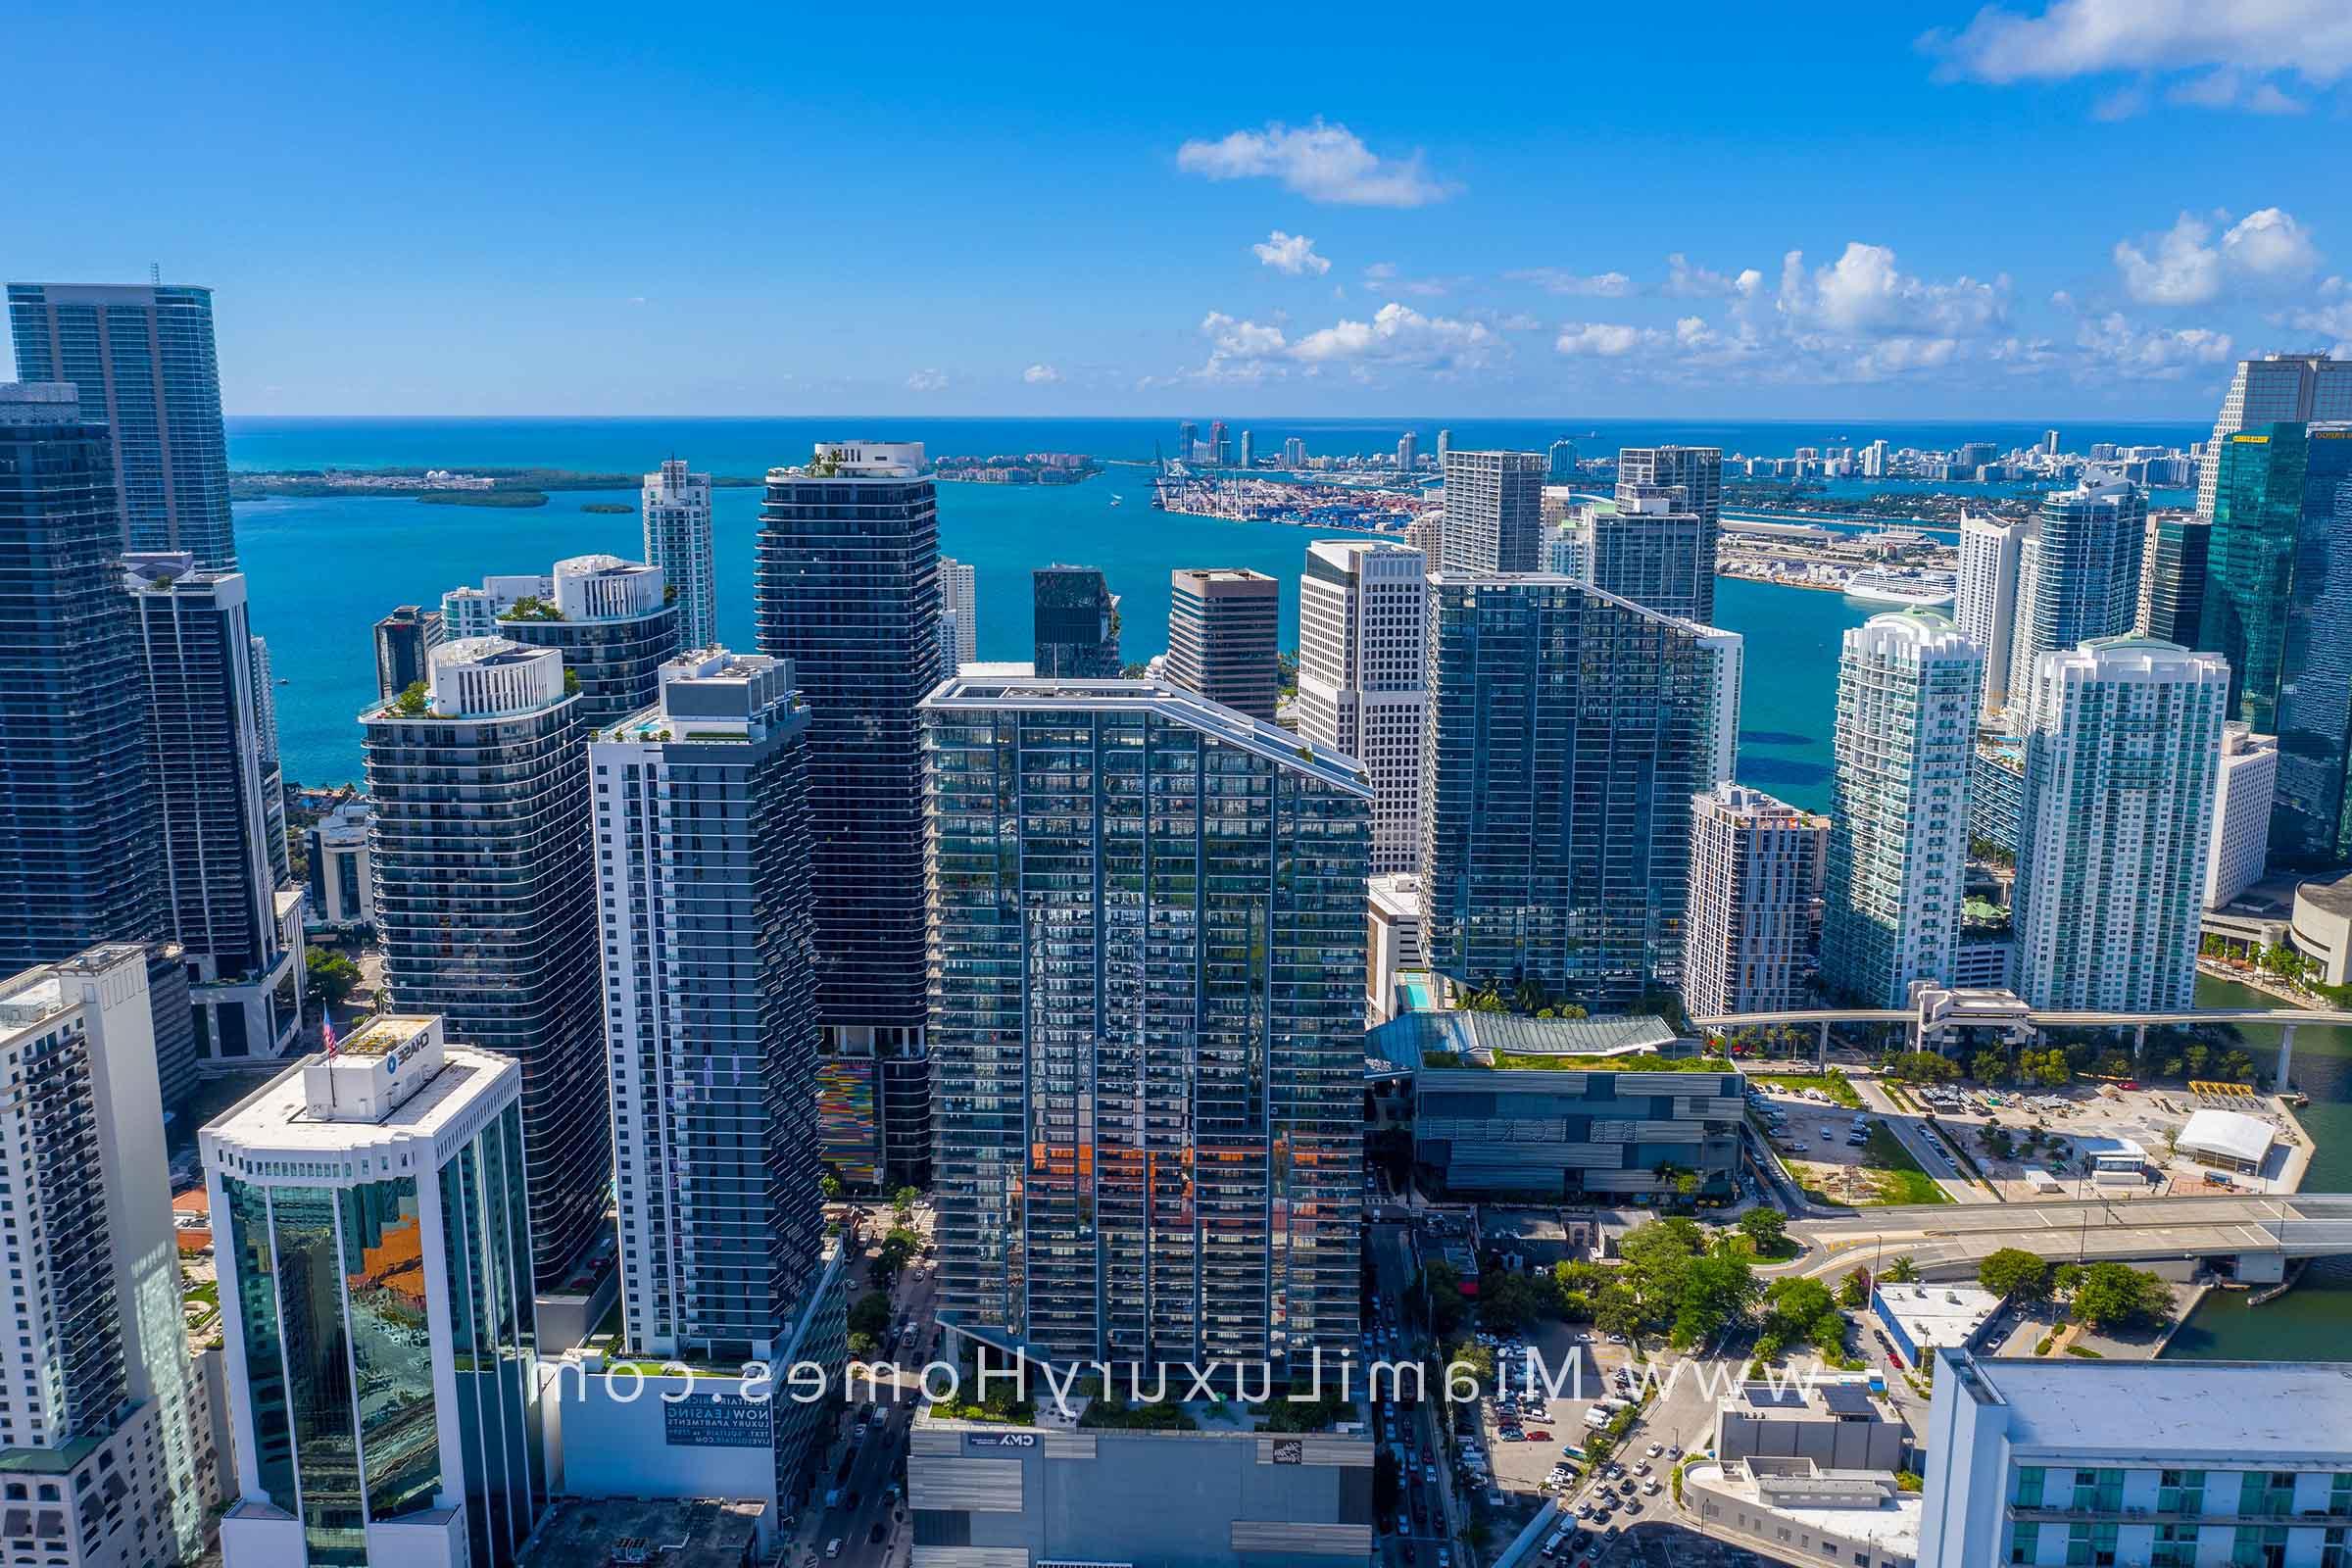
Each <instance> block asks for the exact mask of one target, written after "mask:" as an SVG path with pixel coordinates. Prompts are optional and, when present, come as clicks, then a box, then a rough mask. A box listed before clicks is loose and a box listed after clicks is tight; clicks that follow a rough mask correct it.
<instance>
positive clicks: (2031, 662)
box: [2007, 472, 2148, 727]
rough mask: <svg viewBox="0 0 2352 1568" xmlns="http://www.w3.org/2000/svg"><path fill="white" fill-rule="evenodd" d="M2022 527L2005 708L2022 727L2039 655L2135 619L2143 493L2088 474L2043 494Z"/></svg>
mask: <svg viewBox="0 0 2352 1568" xmlns="http://www.w3.org/2000/svg"><path fill="white" fill-rule="evenodd" d="M2022 526H2023V529H2024V531H2023V533H2022V534H2021V535H2020V536H2019V539H2018V546H2017V609H2016V613H2015V615H2014V617H2013V623H2012V626H2011V629H2010V637H2009V671H2008V684H2009V687H2010V690H2011V694H2012V696H2011V700H2010V702H2009V704H2008V705H2007V706H2008V708H2009V710H2010V711H2012V713H2013V716H2014V720H2015V722H2016V723H2017V724H2018V725H2019V726H2021V727H2022V726H2023V725H2025V724H2028V723H2031V722H2032V719H2033V715H2032V714H2031V713H2030V712H2026V711H2022V710H2021V709H2020V707H2019V704H2018V702H2017V700H2016V694H2018V693H2021V692H2030V691H2031V690H2032V688H2033V682H2034V668H2035V662H2036V661H2038V660H2039V659H2040V658H2041V656H2042V655H2044V654H2049V653H2065V652H2067V651H2069V650H2072V649H2075V648H2080V647H2081V646H2082V644H2084V643H2086V642H2090V641H2091V640H2093V639H2094V638H2101V637H2123V636H2128V635H2130V633H2131V626H2132V623H2133V622H2134V621H2135V620H2137V619H2138V618H2139V574H2140V553H2141V551H2143V550H2144V549H2145V548H2146V546H2147V532H2148V498H2147V492H2145V491H2143V490H2141V489H2140V488H2139V487H2138V486H2137V485H2134V484H2131V483H2128V482H2126V481H2125V480H2122V479H2117V478H2114V477H2112V476H2111V475H2106V474H2101V473H2096V472H2093V473H2091V474H2087V475H2085V476H2084V477H2083V479H2082V483H2081V484H2079V485H2077V486H2076V487H2075V488H2074V489H2072V490H2058V491H2052V492H2051V493H2050V494H2048V495H2046V496H2043V497H2042V498H2041V509H2040V510H2039V511H2038V512H2036V513H2035V514H2034V515H2033V516H2031V517H2029V518H2027V519H2026V521H2025V523H2024V524H2023V525H2022Z"/></svg>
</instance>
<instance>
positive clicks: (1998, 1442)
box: [1918, 1348, 2352, 1568]
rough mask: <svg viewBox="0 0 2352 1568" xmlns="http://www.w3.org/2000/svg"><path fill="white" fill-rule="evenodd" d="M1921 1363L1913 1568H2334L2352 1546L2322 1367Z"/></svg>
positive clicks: (2339, 1392) (2342, 1380)
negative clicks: (1924, 1402)
mask: <svg viewBox="0 0 2352 1568" xmlns="http://www.w3.org/2000/svg"><path fill="white" fill-rule="evenodd" d="M1935 1355H1936V1362H1935V1375H1934V1378H1933V1382H1934V1385H1935V1391H1936V1393H1935V1398H1934V1400H1933V1402H1932V1403H1931V1404H1930V1406H1929V1411H1928V1419H1927V1431H1926V1434H1925V1436H1924V1441H1923V1442H1922V1444H1921V1447H1922V1448H1923V1449H1924V1453H1925V1457H1924V1463H1923V1464H1922V1466H1921V1468H1922V1471H1923V1481H1924V1485H1923V1486H1922V1488H1921V1491H1922V1494H1923V1495H1924V1496H1925V1497H1926V1499H1927V1508H1926V1511H1925V1514H1924V1516H1923V1522H1922V1525H1921V1529H1920V1537H1919V1556H1918V1563H1919V1568H1982V1565H1983V1564H1986V1563H2028V1564H2045V1563H2046V1564H2061V1563H2075V1562H2084V1563H2094V1564H2095V1563H2117V1564H2126V1563H2145V1564H2147V1565H2149V1568H2199V1565H2201V1564H2211V1563H2229V1564H2232V1565H2235V1564H2247V1565H2251V1568H2306V1565H2311V1568H2332V1565H2334V1564H2337V1563H2340V1562H2341V1561H2342V1559H2343V1556H2344V1553H2345V1552H2346V1551H2347V1550H2352V1380H2348V1379H2347V1378H2346V1377H2345V1376H2344V1369H2343V1367H2342V1366H2341V1365H2340V1364H2338V1363H2335V1362H2309V1361H2125V1360H2115V1361H2100V1360H2075V1359H2070V1358H2068V1357H2065V1356H2051V1357H2049V1358H2047V1359H2029V1358H2019V1359H2015V1360H2010V1359H1995V1358H1993V1357H1989V1356H1978V1355H1972V1354H1970V1353H1968V1352H1967V1351H1965V1350H1958V1349H1952V1348H1940V1349H1937V1350H1936V1352H1935Z"/></svg>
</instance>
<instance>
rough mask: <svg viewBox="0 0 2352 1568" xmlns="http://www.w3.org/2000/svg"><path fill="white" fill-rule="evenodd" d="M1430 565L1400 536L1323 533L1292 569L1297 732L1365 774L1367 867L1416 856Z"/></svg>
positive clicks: (1380, 868)
mask: <svg viewBox="0 0 2352 1568" xmlns="http://www.w3.org/2000/svg"><path fill="white" fill-rule="evenodd" d="M1428 570H1429V562H1428V558H1427V557H1425V556H1423V555H1422V554H1421V552H1420V551H1418V550H1414V549H1410V548H1408V547H1406V546H1403V545H1397V544H1391V543H1388V542H1387V541H1385V540H1375V539H1325V540H1318V541H1316V542H1315V543H1313V544H1311V545H1308V546H1307V547H1306V569H1305V570H1304V571H1303V572H1301V573H1300V574H1299V739H1300V740H1303V741H1305V742H1307V743H1308V744H1310V745H1314V746H1322V747H1328V748H1330V749H1331V750H1333V751H1335V752H1339V753H1341V754H1342V755H1343V756H1347V757H1352V758H1354V759H1355V760H1357V761H1358V762H1361V763H1362V764H1363V767H1364V771H1365V772H1367V773H1369V774H1371V775H1372V870H1373V873H1374V874H1375V875H1388V874H1391V873H1397V872H1407V871H1412V870H1414V869H1416V868H1418V867H1419V865H1420V864H1421V787H1422V780H1421V746H1422V739H1423V730H1424V728H1425V726H1426V724H1427V721H1428V716H1429V680H1428V676H1427V674H1426V673H1425V671H1426V666H1427V661H1428V657H1429V590H1428V584H1427V582H1426V578H1427V575H1428Z"/></svg>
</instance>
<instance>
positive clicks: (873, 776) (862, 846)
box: [753, 447, 940, 1187]
mask: <svg viewBox="0 0 2352 1568" xmlns="http://www.w3.org/2000/svg"><path fill="white" fill-rule="evenodd" d="M835 450H841V451H854V450H855V449H852V448H847V447H845V448H842V449H835ZM913 457H914V459H915V461H916V463H919V461H920V451H919V449H917V450H916V451H915V452H914V454H913ZM813 467H814V468H817V469H820V470H824V471H822V472H815V473H811V472H802V471H798V470H790V469H776V470H773V471H771V472H770V473H769V474H768V477H767V499H766V501H765V503H764V504H763V505H762V507H761V508H760V536H759V545H758V551H759V554H758V560H757V562H756V564H755V568H754V579H753V580H754V592H755V595H756V605H755V609H756V612H757V615H758V625H759V636H760V653H762V654H766V655H769V656H771V657H773V658H777V659H788V660H790V661H792V665H793V678H794V679H795V680H796V681H797V682H798V683H799V686H800V690H801V693H802V696H803V698H804V700H805V701H806V702H807V703H808V705H809V717H810V723H809V842H810V846H811V851H810V853H811V861H810V873H811V885H812V888H813V891H814V896H815V900H816V953H817V1013H818V1019H819V1021H820V1023H821V1024H822V1025H823V1027H824V1029H825V1031H826V1033H827V1035H828V1036H829V1037H830V1044H831V1049H833V1050H834V1051H835V1052H836V1053H837V1054H853V1055H854V1054H873V1055H879V1056H886V1057H890V1056H895V1057H900V1058H901V1059H903V1060H913V1061H921V1060H923V1059H924V1058H923V1056H922V1054H921V1053H922V1050H923V1033H922V1031H923V1024H924V1021H925V1012H926V1005H925V991H924V986H925V979H924V948H923V943H924V925H923V922H924V901H925V891H924V884H923V751H922V727H921V726H922V720H921V715H920V714H919V713H918V712H917V711H916V707H917V705H918V704H919V703H921V701H922V700H923V697H924V695H925V694H926V693H928V692H929V691H930V690H931V688H932V687H933V686H935V685H937V684H938V682H939V606H940V599H939V502H938V496H937V493H936V491H935V489H934V487H933V485H932V481H931V480H929V479H926V478H922V477H920V476H919V475H918V473H917V472H916V469H915V467H914V466H912V465H902V464H895V463H894V464H880V463H877V464H874V465H872V466H871V471H858V472H852V471H845V470H846V468H847V467H848V464H847V462H846V460H845V461H838V462H836V461H828V462H824V463H820V464H817V465H813ZM902 469H903V471H901V470H902ZM885 470H887V471H885ZM908 1053H912V1055H911V1056H909V1055H908ZM930 1083H931V1078H930V1074H929V1073H928V1072H927V1071H921V1070H917V1071H913V1072H903V1073H900V1074H898V1075H897V1076H896V1077H895V1078H894V1079H893V1080H891V1086H892V1087H894V1088H896V1089H898V1090H900V1091H904V1092H905V1093H907V1094H909V1095H912V1094H920V1095H921V1096H923V1097H925V1099H926V1102H927V1097H928V1094H929V1090H930ZM881 1114H882V1123H881V1124H882V1127H883V1129H884V1133H885V1137H886V1140H887V1146H886V1147H885V1148H884V1150H883V1152H882V1153H883V1164H884V1167H885V1168H884V1172H883V1180H884V1182H885V1184H886V1185H889V1186H893V1187H895V1186H898V1185H901V1184H912V1185H915V1186H918V1187H919V1186H922V1185H924V1184H925V1183H926V1182H927V1181H928V1180H929V1174H930V1158H931V1144H930V1138H929V1136H928V1131H929V1125H930V1114H929V1108H928V1104H927V1103H924V1104H922V1105H920V1106H916V1105H912V1104H895V1105H888V1106H884V1107H883V1108H882V1113H881ZM909 1124H912V1125H917V1126H920V1127H922V1128H923V1129H924V1130H925V1135H924V1137H923V1138H922V1139H921V1140H920V1141H919V1142H916V1143H912V1144H909V1143H907V1141H905V1140H903V1139H889V1138H888V1133H889V1130H890V1129H891V1128H893V1127H905V1126H907V1125H909Z"/></svg>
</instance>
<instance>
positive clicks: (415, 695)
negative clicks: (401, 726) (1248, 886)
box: [392, 680, 433, 718]
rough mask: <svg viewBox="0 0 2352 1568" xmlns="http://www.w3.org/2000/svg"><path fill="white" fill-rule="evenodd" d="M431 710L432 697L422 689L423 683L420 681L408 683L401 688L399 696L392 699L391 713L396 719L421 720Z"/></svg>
mask: <svg viewBox="0 0 2352 1568" xmlns="http://www.w3.org/2000/svg"><path fill="white" fill-rule="evenodd" d="M431 711H433V699H432V695H431V694H430V693H429V692H427V691H426V690H425V689H424V682H422V681H420V680H413V681H411V682H409V683H408V685H406V686H404V687H402V688H401V693H400V695H399V696H398V697H395V698H393V699H392V713H393V716H394V717H396V718H422V717H424V715H425V714H427V713H429V712H431Z"/></svg>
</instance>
